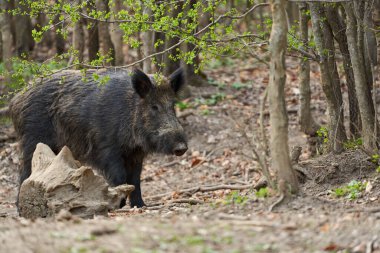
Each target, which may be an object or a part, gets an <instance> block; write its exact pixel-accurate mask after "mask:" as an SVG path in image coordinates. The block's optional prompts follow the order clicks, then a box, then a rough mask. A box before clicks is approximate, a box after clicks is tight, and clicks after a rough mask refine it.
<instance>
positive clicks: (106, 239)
mask: <svg viewBox="0 0 380 253" xmlns="http://www.w3.org/2000/svg"><path fill="white" fill-rule="evenodd" d="M252 66H253V67H252ZM297 67H298V64H297V63H296V62H295V61H289V62H288V71H287V74H288V78H287V87H286V100H287V110H288V115H289V142H290V143H289V145H290V147H293V146H301V147H302V155H301V157H300V161H299V163H298V165H297V167H298V168H300V170H302V172H303V174H302V176H303V181H302V184H301V190H300V194H299V195H298V196H297V197H295V198H294V199H292V200H288V201H286V202H283V203H281V204H280V205H278V206H276V207H274V208H273V210H272V211H269V208H270V207H271V206H272V205H273V203H275V202H276V201H277V200H278V199H279V196H277V195H275V194H274V193H272V192H271V191H270V190H269V191H266V190H261V191H259V192H258V193H257V191H256V190H254V189H253V187H252V186H257V184H258V182H259V181H260V178H261V174H260V173H259V172H258V166H257V164H256V162H254V161H253V159H252V154H251V153H252V148H253V147H254V146H255V144H256V143H257V141H256V142H252V140H251V138H252V135H253V133H257V132H258V131H256V130H255V129H256V128H257V127H256V126H257V123H258V118H259V113H260V110H259V108H260V101H261V97H262V94H263V91H264V90H265V86H266V85H267V83H268V71H267V69H266V68H264V67H260V66H255V65H254V64H253V63H252V62H251V61H250V60H246V62H244V64H241V62H234V61H232V60H230V61H226V62H224V63H222V62H215V64H214V66H212V70H208V71H206V73H207V74H208V76H209V77H210V78H212V79H213V81H212V85H210V86H209V87H202V88H194V89H193V96H192V98H191V99H188V100H186V101H185V102H184V103H183V104H182V105H181V106H180V107H181V108H182V111H180V112H179V115H180V120H181V122H182V124H183V126H184V128H185V130H186V132H187V134H188V137H189V150H188V151H187V153H186V154H185V155H184V156H182V157H171V156H162V155H152V156H150V157H149V158H148V159H147V160H146V162H145V168H144V171H143V175H142V191H143V197H144V199H145V202H146V203H147V204H148V206H149V207H148V208H145V209H133V208H123V209H120V210H116V211H114V212H111V213H109V217H95V218H94V219H90V220H83V219H80V218H77V217H56V218H54V219H53V218H47V219H36V220H27V219H23V218H20V217H18V215H17V212H16V207H15V203H14V200H15V196H16V189H17V185H16V182H17V168H18V165H19V156H18V153H17V143H16V140H15V138H14V133H13V129H12V127H11V126H10V125H9V123H8V124H6V123H5V124H3V125H2V126H1V128H0V252H1V253H3V252H4V253H5V252H67V253H74V252H80V253H86V252H131V253H141V252H202V253H203V252H204V253H206V252H207V253H208V252H210V253H211V252H236V253H237V252H363V253H370V252H380V205H379V203H380V173H378V172H376V167H377V165H375V164H374V163H373V162H372V161H371V157H370V155H368V154H365V153H364V152H363V151H362V150H361V149H355V147H351V149H348V150H347V151H345V152H344V153H342V154H339V155H332V154H329V155H317V156H315V157H314V158H311V157H310V152H309V151H308V147H307V140H306V136H305V135H304V134H302V132H300V131H299V127H298V122H297V109H298V93H299V90H298V88H297V85H298V76H297ZM252 80H253V81H252ZM311 85H312V94H313V95H312V112H313V115H314V117H315V119H316V120H317V121H318V123H319V124H321V125H325V124H326V119H327V116H326V104H325V102H324V101H325V100H324V96H323V94H322V91H321V87H320V85H319V72H318V69H317V68H315V67H314V66H313V68H312V80H311ZM343 89H344V88H343ZM345 96H346V95H345ZM345 106H347V103H346V104H345ZM264 115H265V119H264V120H265V124H266V125H267V124H268V122H267V121H268V113H267V110H264ZM346 121H347V119H346ZM245 126H246V127H245ZM249 126H251V127H249ZM350 146H355V145H350ZM231 185H232V187H231ZM214 186H215V188H220V189H219V190H215V188H214V189H210V187H211V188H213V187H214ZM234 187H238V188H246V189H244V190H239V191H237V190H234V189H233V188H234ZM228 188H230V189H228ZM345 194H346V196H342V197H338V196H339V195H345ZM179 202H187V203H179Z"/></svg>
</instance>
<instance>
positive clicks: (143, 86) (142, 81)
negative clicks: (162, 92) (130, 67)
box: [132, 69, 153, 98]
mask: <svg viewBox="0 0 380 253" xmlns="http://www.w3.org/2000/svg"><path fill="white" fill-rule="evenodd" d="M132 86H133V89H134V90H135V91H136V93H137V94H139V96H140V97H141V98H144V97H145V96H146V95H147V94H148V93H149V91H150V89H152V88H153V84H152V82H151V81H150V79H149V77H148V76H147V75H146V74H145V73H144V72H142V71H141V70H139V69H135V70H134V71H133V73H132Z"/></svg>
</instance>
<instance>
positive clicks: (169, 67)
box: [163, 3, 183, 76]
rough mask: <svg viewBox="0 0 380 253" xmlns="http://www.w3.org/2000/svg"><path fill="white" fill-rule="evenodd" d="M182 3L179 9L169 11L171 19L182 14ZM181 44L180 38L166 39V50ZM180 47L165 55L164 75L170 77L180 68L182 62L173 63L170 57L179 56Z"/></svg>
mask: <svg viewBox="0 0 380 253" xmlns="http://www.w3.org/2000/svg"><path fill="white" fill-rule="evenodd" d="M182 11H183V9H182V3H179V4H178V6H177V8H174V9H172V10H169V12H170V13H168V14H169V15H170V16H171V17H173V18H176V17H177V16H178V14H179V13H180V12H182ZM178 42H179V38H177V37H173V38H166V40H165V49H167V48H170V47H172V46H173V45H175V44H177V43H178ZM177 49H178V47H175V48H174V49H172V50H171V51H169V52H167V53H165V54H164V59H163V62H164V66H165V68H164V75H166V76H169V75H170V74H171V73H173V72H174V71H175V70H176V69H178V68H179V67H180V64H181V63H180V61H179V60H177V61H173V60H172V59H170V55H176V54H177Z"/></svg>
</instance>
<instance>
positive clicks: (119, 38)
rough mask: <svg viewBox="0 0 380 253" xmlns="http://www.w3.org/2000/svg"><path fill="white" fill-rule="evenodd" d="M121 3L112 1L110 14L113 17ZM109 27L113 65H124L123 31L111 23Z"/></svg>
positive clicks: (119, 8)
mask: <svg viewBox="0 0 380 253" xmlns="http://www.w3.org/2000/svg"><path fill="white" fill-rule="evenodd" d="M122 7H123V3H122V1H121V0H114V2H113V5H112V12H113V15H112V17H114V15H116V14H117V13H119V11H121V10H122ZM110 27H111V40H112V43H113V45H114V46H115V64H116V65H117V66H120V65H123V64H124V53H123V31H122V30H121V29H120V27H119V25H118V24H116V23H112V24H111V25H110Z"/></svg>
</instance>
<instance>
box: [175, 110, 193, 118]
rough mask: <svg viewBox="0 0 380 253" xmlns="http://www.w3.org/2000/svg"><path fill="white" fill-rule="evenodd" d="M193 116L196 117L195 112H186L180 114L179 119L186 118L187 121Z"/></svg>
mask: <svg viewBox="0 0 380 253" xmlns="http://www.w3.org/2000/svg"><path fill="white" fill-rule="evenodd" d="M191 115H194V112H192V111H186V112H183V113H178V115H177V118H184V119H186V118H187V117H189V116H191Z"/></svg>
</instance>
